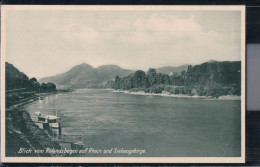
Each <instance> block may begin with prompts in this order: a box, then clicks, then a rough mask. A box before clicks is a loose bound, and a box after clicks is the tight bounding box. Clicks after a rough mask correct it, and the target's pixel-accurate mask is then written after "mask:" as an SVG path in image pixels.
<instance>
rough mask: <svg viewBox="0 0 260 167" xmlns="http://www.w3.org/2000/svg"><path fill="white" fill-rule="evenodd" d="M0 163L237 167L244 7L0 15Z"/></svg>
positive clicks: (36, 9)
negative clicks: (226, 166)
mask: <svg viewBox="0 0 260 167" xmlns="http://www.w3.org/2000/svg"><path fill="white" fill-rule="evenodd" d="M1 41H2V42H1V132H2V133H1V158H2V161H3V162H61V163H63V162H64V163H65V162H70V163H73V162H76V163H77V162H92V163H111V162H115V163H116V162H117V163H121V162H124V163H131V162H132V163H133V162H135V163H189V162H190V163H243V162H245V61H246V58H245V7H244V6H167V5H165V6H153V5H151V6H127V5H126V6H109V5H108V6H102V5H101V6H95V5H93V6H87V5H86V6H84V5H83V6H59V5H57V6H51V5H45V6H41V5H38V6H36V5H35V6H34V5H31V6H26V5H20V6H16V5H2V9H1Z"/></svg>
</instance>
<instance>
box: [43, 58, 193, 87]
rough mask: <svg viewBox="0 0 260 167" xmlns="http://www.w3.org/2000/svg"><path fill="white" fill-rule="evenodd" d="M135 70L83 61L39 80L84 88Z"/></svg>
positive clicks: (165, 69)
mask: <svg viewBox="0 0 260 167" xmlns="http://www.w3.org/2000/svg"><path fill="white" fill-rule="evenodd" d="M187 68H188V65H182V66H178V67H171V66H166V67H162V68H158V69H157V71H158V72H160V73H165V74H168V75H169V74H171V73H174V72H180V71H182V70H187ZM134 72H135V71H133V70H129V69H123V68H121V67H119V66H117V65H103V66H100V67H98V68H94V67H92V66H90V65H89V64H86V63H82V64H80V65H77V66H75V67H73V68H72V69H70V70H69V71H67V72H65V73H62V74H59V75H56V76H52V77H46V78H42V79H40V80H39V82H46V83H47V82H53V83H55V84H56V85H57V86H62V85H63V86H66V87H73V88H84V87H92V86H95V85H98V84H102V83H105V82H107V81H110V80H114V78H115V77H116V76H117V75H118V76H119V77H124V76H127V75H129V74H132V73H134Z"/></svg>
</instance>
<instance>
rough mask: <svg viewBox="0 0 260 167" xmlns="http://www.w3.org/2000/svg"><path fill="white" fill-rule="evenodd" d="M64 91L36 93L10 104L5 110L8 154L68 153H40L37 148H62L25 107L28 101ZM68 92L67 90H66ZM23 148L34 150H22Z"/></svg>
mask: <svg viewBox="0 0 260 167" xmlns="http://www.w3.org/2000/svg"><path fill="white" fill-rule="evenodd" d="M63 92H64V91H56V92H51V93H41V94H34V95H33V96H31V97H29V98H26V99H20V100H19V101H16V102H15V103H14V105H12V106H9V107H8V108H6V110H5V114H6V128H5V129H6V140H5V142H6V148H8V149H6V156H7V157H8V156H15V157H38V156H40V157H45V156H46V157H50V156H51V157H56V156H59V157H60V156H66V155H67V154H53V153H46V152H44V153H40V154H39V153H38V152H36V150H46V149H47V148H54V149H61V146H60V145H59V143H58V142H55V141H54V140H53V137H52V136H51V134H50V133H49V132H48V131H47V130H43V129H41V128H39V126H37V125H36V124H35V123H34V122H33V120H32V119H31V116H30V114H29V113H28V112H27V111H26V110H24V109H23V106H24V105H25V104H27V103H31V102H33V101H35V100H38V99H39V98H45V97H46V96H50V95H54V94H57V93H63ZM65 92H67V91H65ZM22 149H26V150H32V151H27V152H26V151H25V152H24V151H22Z"/></svg>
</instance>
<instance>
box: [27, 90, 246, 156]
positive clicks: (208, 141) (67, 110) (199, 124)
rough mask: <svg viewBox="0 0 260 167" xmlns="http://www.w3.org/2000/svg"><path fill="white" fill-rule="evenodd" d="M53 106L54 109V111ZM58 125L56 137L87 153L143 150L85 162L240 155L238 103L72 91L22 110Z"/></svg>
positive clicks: (34, 103) (33, 116)
mask: <svg viewBox="0 0 260 167" xmlns="http://www.w3.org/2000/svg"><path fill="white" fill-rule="evenodd" d="M56 106H57V107H56ZM25 108H26V110H27V111H28V112H29V113H30V114H31V117H32V118H33V119H34V118H35V115H34V113H35V112H37V111H40V112H41V113H42V115H47V114H55V111H56V108H57V111H58V116H60V117H61V119H62V134H64V135H83V142H84V144H85V145H86V147H88V148H94V149H100V150H104V149H108V150H109V149H111V148H112V149H115V148H117V149H124V150H132V149H137V150H145V153H144V154H142V155H139V154H86V155H85V156H106V157H108V156H136V157H138V156H141V157H143V156H144V157H235V156H240V155H241V101H240V100H208V99H201V98H177V97H163V96H145V95H133V94H126V93H122V92H121V93H120V92H113V91H112V90H102V89H78V90H76V91H74V92H72V93H64V94H57V95H52V96H48V97H46V98H45V99H44V100H41V101H34V102H33V103H30V104H28V105H26V106H25Z"/></svg>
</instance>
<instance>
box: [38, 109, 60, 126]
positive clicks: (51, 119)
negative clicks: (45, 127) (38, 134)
mask: <svg viewBox="0 0 260 167" xmlns="http://www.w3.org/2000/svg"><path fill="white" fill-rule="evenodd" d="M35 115H37V117H38V120H37V121H38V122H40V123H47V124H49V127H50V128H54V129H59V128H61V119H60V117H58V116H55V115H46V116H41V113H40V112H35Z"/></svg>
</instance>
